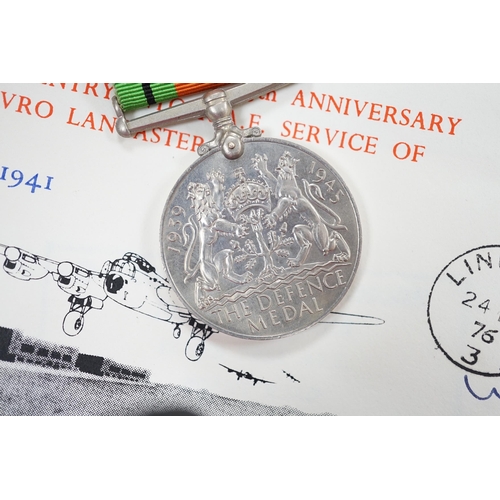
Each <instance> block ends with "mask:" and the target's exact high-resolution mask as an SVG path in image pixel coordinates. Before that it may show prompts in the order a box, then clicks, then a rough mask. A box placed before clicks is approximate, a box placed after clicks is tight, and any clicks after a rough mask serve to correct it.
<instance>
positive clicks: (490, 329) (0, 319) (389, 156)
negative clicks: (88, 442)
mask: <svg viewBox="0 0 500 500" xmlns="http://www.w3.org/2000/svg"><path fill="white" fill-rule="evenodd" d="M0 94H1V101H0V133H1V137H2V138H3V140H2V148H1V150H0V208H1V213H2V222H1V225H0V244H1V246H0V251H1V253H2V254H3V256H1V255H0V258H1V261H2V270H0V294H1V301H0V327H1V328H0V378H1V383H0V387H1V389H0V391H1V392H2V399H3V400H4V401H8V403H6V404H5V405H4V406H3V410H2V411H3V412H4V413H5V414H6V415H42V414H43V415H52V414H62V415H125V414H141V415H148V414H172V413H181V414H195V415H496V414H498V412H499V410H498V408H499V406H498V405H499V404H500V401H498V400H499V398H500V392H499V391H500V387H499V379H498V377H499V376H500V334H499V331H500V323H499V321H500V298H499V292H498V283H499V282H500V280H499V277H500V242H499V240H498V236H497V234H496V230H495V228H496V227H497V226H499V225H500V216H499V215H498V214H497V211H496V210H495V200H496V195H497V190H498V185H499V181H500V171H499V169H498V163H499V161H500V157H499V153H498V148H497V146H496V143H497V140H496V139H497V137H498V136H499V133H500V121H499V119H498V117H499V116H500V101H499V99H498V94H499V87H498V85H477V84H475V85H465V84H461V85H458V84H456V85H444V84H439V85H438V84H433V85H431V84H427V85H402V84H398V85H395V84H394V85H386V84H384V85H382V84H326V83H323V84H290V85H288V86H286V87H284V88H281V89H279V90H277V91H272V92H268V93H266V94H265V95H263V96H261V97H258V98H255V99H253V100H252V101H250V102H246V103H242V104H239V105H238V106H235V107H234V109H233V114H232V119H233V120H234V123H235V124H236V126H237V127H238V128H239V129H240V130H243V129H248V128H252V127H260V128H261V130H262V137H264V138H274V139H276V140H279V141H288V142H289V143H290V144H291V146H290V148H291V147H292V146H293V147H297V148H307V149H308V150H310V151H311V154H313V155H315V157H317V158H319V159H320V160H322V161H324V162H326V163H327V164H328V165H330V166H331V167H332V168H333V169H334V171H335V172H336V173H337V174H338V176H339V179H340V180H341V181H342V182H343V183H344V185H345V187H346V188H347V189H346V190H344V191H343V190H342V189H341V187H342V185H341V184H340V180H339V181H337V183H333V182H332V183H331V184H330V185H329V186H328V185H326V183H327V182H328V180H325V178H321V177H322V173H321V172H320V171H319V170H318V169H317V167H314V166H313V167H311V171H310V172H309V174H308V175H309V177H308V182H309V185H310V186H313V185H316V186H318V187H316V188H311V189H310V190H309V191H310V194H313V195H314V194H316V195H317V196H315V198H316V201H317V202H319V201H321V200H319V198H320V197H323V201H322V203H323V205H328V207H330V209H331V211H333V212H335V211H336V210H337V207H340V206H341V205H342V203H345V200H346V199H347V198H348V195H350V196H352V199H353V200H354V203H355V206H356V207H357V208H356V210H357V214H358V215H359V226H360V241H361V244H360V253H359V262H358V263H357V270H356V273H355V275H354V277H353V279H352V283H349V286H348V289H346V292H345V295H343V297H342V299H341V301H340V302H339V303H338V304H336V305H335V307H334V308H333V310H332V311H324V314H322V316H321V318H320V321H319V322H317V323H316V324H314V325H313V326H311V327H309V328H307V329H305V330H303V331H299V332H296V333H293V334H290V335H285V336H283V337H281V338H274V339H266V340H258V339H254V338H240V337H237V336H234V335H228V334H226V333H224V332H223V331H220V330H222V328H220V327H219V328H218V327H216V326H214V325H210V324H209V322H208V321H206V320H205V319H200V317H199V316H197V314H196V311H193V307H192V306H189V308H188V307H187V306H186V304H185V303H184V301H183V299H182V298H181V297H180V296H179V294H178V293H177V292H176V289H175V287H174V288H172V283H170V280H169V277H168V274H167V270H166V269H165V264H164V259H163V255H162V243H161V239H162V238H163V241H164V240H165V234H164V231H163V230H162V231H161V234H160V228H161V227H162V224H167V225H168V224H169V220H167V221H166V222H165V213H164V210H165V205H166V202H167V199H168V198H169V196H170V193H171V192H172V190H173V189H174V187H175V186H176V183H177V182H178V179H182V178H183V176H185V175H186V171H187V170H188V169H189V168H190V166H191V165H192V164H193V163H195V162H196V161H198V154H197V149H198V147H199V146H200V145H202V144H203V143H206V142H208V141H210V140H211V139H212V138H213V136H214V130H213V127H212V124H211V123H210V122H209V121H208V120H207V119H206V118H205V119H194V120H190V121H186V122H182V123H176V124H172V125H168V126H158V127H155V128H153V129H152V130H147V131H144V132H139V133H137V134H135V135H133V137H130V138H124V137H121V136H120V135H119V134H118V133H117V130H116V114H115V111H114V108H113V104H112V97H113V95H114V91H113V87H112V84H94V83H88V84H86V83H66V84H61V83H46V84H2V85H1V87H0ZM186 99H187V98H186ZM178 102H179V100H177V101H176V102H175V103H174V104H178ZM168 106H169V104H168V103H163V104H159V105H156V104H155V105H152V106H150V108H149V110H146V111H144V110H143V111H140V112H135V115H134V113H132V114H131V115H130V116H131V117H132V118H133V117H134V116H136V115H138V114H141V113H142V114H144V113H145V112H147V113H150V112H154V111H156V110H157V109H158V108H161V109H165V108H168ZM318 161H319V160H318ZM276 162H277V160H276ZM276 162H275V163H274V164H272V169H274V168H276V164H277V163H276ZM271 163H272V162H270V171H271ZM318 172H319V173H318ZM315 176H316V177H315ZM295 177H296V179H297V180H296V181H295V185H296V186H297V187H298V190H297V191H296V197H295V198H294V199H293V200H292V198H291V196H292V195H291V194H289V193H283V192H281V193H280V194H276V193H274V194H270V195H269V196H270V199H273V200H274V198H272V196H275V197H276V199H277V200H278V198H279V196H281V199H284V198H286V197H287V196H288V197H290V198H289V199H290V207H289V212H288V213H286V212H283V213H281V214H279V215H280V217H279V225H281V226H282V225H283V222H288V224H287V225H285V226H284V227H285V228H284V230H283V234H285V233H287V237H288V238H290V241H289V246H290V252H291V253H290V255H292V254H293V255H296V254H297V253H298V251H299V249H300V248H301V243H300V241H301V240H300V238H301V236H300V234H299V233H300V231H299V230H297V229H296V230H295V232H293V228H292V227H288V226H292V225H294V226H298V225H301V227H303V228H304V229H303V234H306V232H307V231H309V233H307V234H313V233H314V231H320V230H319V229H318V228H317V226H315V225H314V222H311V220H310V219H308V220H306V221H305V222H302V223H301V224H298V223H296V222H293V224H290V219H289V213H290V211H291V210H293V209H294V208H293V207H294V206H297V197H299V200H301V199H306V197H307V192H306V191H307V188H306V187H305V186H306V185H305V184H302V182H303V177H304V176H303V175H302V177H301V175H296V176H295ZM261 180H262V179H261ZM207 182H209V181H208V180H200V181H199V184H203V183H207ZM226 184H227V186H228V187H227V189H228V190H229V183H228V182H227V183H226ZM262 185H264V183H262ZM304 203H305V202H304ZM320 212H321V210H320V209H318V212H317V213H320ZM227 213H228V212H226V215H224V216H223V218H224V217H225V218H226V219H228V220H229V215H227ZM255 213H256V212H254V214H255ZM298 213H300V211H299V212H298ZM314 213H316V212H314ZM318 217H319V218H318V220H320V219H321V220H326V219H327V217H326V216H325V215H322V216H321V215H319V216H318ZM332 217H333V216H332ZM277 218H278V217H277ZM303 218H304V217H303ZM186 223H187V222H186ZM186 223H185V222H183V223H182V224H183V225H184V227H185V224H186ZM171 224H172V227H173V228H174V229H176V228H177V225H176V222H175V220H172V222H171ZM340 224H341V223H339V224H338V227H337V228H336V229H332V228H329V229H328V233H327V235H328V237H329V238H330V240H329V242H330V243H331V241H333V239H334V238H333V236H332V235H334V234H340V235H342V236H343V237H344V238H350V237H351V234H352V231H353V228H352V227H351V228H345V229H342V228H339V226H340ZM195 226H196V222H195V225H194V226H193V227H195ZM200 227H201V226H199V227H198V229H200ZM263 227H265V226H263ZM270 229H271V228H270V227H267V228H265V229H263V230H262V231H263V233H262V234H264V235H265V236H266V237H270V236H269V235H268V233H269V232H270ZM193 230H195V229H193ZM278 230H279V226H276V228H275V229H274V231H275V235H276V234H278V233H277V231H278ZM186 231H187V230H186ZM349 231H351V232H350V233H349ZM179 234H180V233H179ZM297 234H299V235H298V236H297ZM347 234H348V236H347ZM179 238H180V237H179ZM294 238H295V239H294ZM236 240H238V238H235V240H234V241H236ZM240 240H241V244H240V243H238V245H239V246H238V248H240V249H241V248H242V247H243V243H244V238H240ZM310 240H311V241H310V243H309V244H310V245H312V246H313V247H314V248H315V250H314V251H317V252H319V251H320V250H321V249H320V248H319V247H320V245H319V243H317V240H315V239H314V237H313V236H311V237H310ZM198 241H199V240H198ZM346 241H347V240H346ZM348 241H351V240H348ZM255 242H256V240H255V241H254V243H255ZM183 244H184V243H183ZM184 245H185V244H184ZM235 245H236V243H235ZM338 245H339V246H338V247H337V250H335V251H333V250H332V252H339V253H338V255H340V253H341V251H342V249H341V246H342V245H341V244H338ZM347 246H352V245H351V244H349V245H347ZM184 248H187V246H184ZM194 251H198V250H194ZM329 251H330V250H328V251H327V253H328V252H329ZM241 252H243V251H242V250H241ZM240 255H242V253H241V254H240ZM283 255H284V254H283ZM242 259H243V257H242ZM195 261H196V257H193V261H192V262H191V264H190V265H191V268H190V269H194V267H193V266H194V264H193V263H195ZM184 262H185V261H184ZM284 267H286V266H284ZM197 272H198V275H197V276H195V278H194V280H196V279H197V280H198V281H197V283H201V282H202V281H203V279H204V278H206V274H205V275H203V274H202V273H201V272H200V271H197ZM200 273H201V274H200ZM332 276H333V275H332ZM200 280H201V281H200ZM341 285H342V286H343V283H341ZM193 286H195V285H193ZM199 286H202V285H199ZM324 288H328V287H326V285H325V287H324ZM346 288H347V287H346ZM294 290H295V293H296V295H297V294H298V293H299V292H297V290H296V289H294ZM325 292H326V290H325ZM200 293H201V294H202V296H203V298H207V297H208V298H209V299H210V300H211V298H210V293H209V292H207V291H205V292H200ZM265 293H266V292H265V291H263V292H262V294H261V297H263V295H265ZM273 293H274V292H273ZM277 293H278V294H280V293H281V294H282V295H278V296H279V297H281V299H279V298H276V300H277V301H278V302H279V301H280V300H283V301H284V300H285V298H286V296H284V295H283V293H284V291H283V290H282V291H281V292H277ZM328 293H329V292H328ZM283 297H284V298H283ZM207 300H208V299H207ZM261 300H263V301H264V302H262V303H261V307H262V310H263V311H264V310H265V309H266V305H265V300H266V299H261ZM292 306H293V307H294V308H295V309H294V311H295V314H299V312H300V313H301V314H302V313H303V314H305V315H307V314H309V313H308V311H307V309H308V308H310V307H312V305H307V304H306V305H305V306H301V305H300V304H299V302H296V297H293V298H290V307H292ZM301 307H302V309H300V308H301ZM297 308H298V309H297ZM289 311H292V309H289ZM290 314H292V313H291V312H290ZM242 316H243V313H242ZM234 319H238V320H240V319H241V320H242V321H244V318H243V317H241V318H240V317H238V318H236V316H234ZM263 321H269V320H265V319H263Z"/></svg>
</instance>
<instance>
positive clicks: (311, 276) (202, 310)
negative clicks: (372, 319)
mask: <svg viewBox="0 0 500 500" xmlns="http://www.w3.org/2000/svg"><path fill="white" fill-rule="evenodd" d="M214 126H215V127H216V137H217V133H218V132H217V130H218V129H217V125H216V124H215V125H214ZM219 131H220V127H219ZM234 133H236V131H235V130H233V129H232V128H231V126H230V125H228V124H227V123H225V133H224V134H222V136H221V137H219V141H218V142H217V144H218V145H214V144H213V141H212V142H211V143H207V144H209V145H210V144H211V145H212V149H211V150H210V148H207V147H206V145H204V146H202V147H201V148H200V149H201V150H202V151H201V152H202V153H204V152H205V151H207V149H209V151H208V152H206V153H205V155H204V156H202V157H201V158H200V159H198V160H197V161H196V162H195V163H194V164H193V165H192V166H191V167H189V168H188V170H187V171H186V172H185V173H184V174H183V175H182V177H181V178H180V179H179V181H178V182H177V184H176V185H175V187H174V189H173V190H172V192H171V194H170V196H169V198H168V201H167V203H166V206H165V209H164V213H163V217H162V224H161V246H162V254H163V259H164V263H165V267H166V270H167V273H168V277H169V279H170V281H171V283H172V285H173V287H174V289H175V291H176V292H177V294H178V296H179V298H180V299H181V300H182V301H183V303H184V305H185V306H186V307H187V308H188V309H189V311H191V313H192V314H193V315H194V316H196V317H197V318H200V319H201V320H203V321H205V322H206V323H207V324H209V325H211V326H212V327H214V328H216V329H217V330H219V331H220V332H224V333H228V334H230V335H235V336H237V337H242V338H248V339H272V338H280V337H283V336H286V335H290V334H292V333H295V332H298V331H301V330H304V329H306V328H308V327H310V326H311V325H313V324H315V323H317V322H318V321H320V320H321V319H322V318H324V317H325V316H326V315H327V314H328V313H329V312H330V311H332V309H333V308H334V307H335V306H336V305H337V304H338V303H339V302H340V300H341V299H342V298H343V297H344V295H345V294H346V292H347V290H348V288H349V286H350V285H351V283H352V281H353V278H354V274H355V272H356V269H357V266H358V262H359V256H360V244H361V230H360V223H359V216H358V212H357V209H356V206H355V204H354V200H353V199H352V196H351V194H350V192H349V190H348V189H347V187H346V186H345V184H344V182H343V181H342V179H341V178H340V176H339V175H338V174H337V172H336V171H335V170H334V169H333V168H332V167H331V166H330V165H329V164H328V163H327V162H325V161H324V160H323V159H322V158H320V157H319V156H317V155H315V154H314V153H312V152H310V151H308V150H307V149H305V148H303V147H300V146H297V145H295V144H292V143H290V142H286V141H282V140H278V139H268V138H256V137H253V136H255V135H257V134H256V132H255V130H251V131H250V132H248V133H246V134H245V133H243V134H242V133H241V131H240V134H242V135H243V137H242V138H241V140H239V139H238V138H237V137H236V138H235V137H234ZM219 135H221V134H219ZM234 150H237V154H235V155H231V152H232V151H234Z"/></svg>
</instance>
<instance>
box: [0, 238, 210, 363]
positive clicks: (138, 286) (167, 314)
mask: <svg viewBox="0 0 500 500" xmlns="http://www.w3.org/2000/svg"><path fill="white" fill-rule="evenodd" d="M0 252H1V253H2V254H3V255H4V257H5V261H4V263H3V270H4V271H5V272H6V273H7V274H8V275H9V276H12V277H13V278H16V279H19V280H22V281H30V280H40V279H43V278H45V277H47V276H48V275H51V276H52V278H53V279H54V281H56V283H57V285H58V286H59V288H60V289H61V290H63V291H64V292H66V293H67V294H69V299H68V302H69V303H70V307H69V311H68V312H67V313H66V315H65V316H64V319H63V322H62V329H63V331H64V333H65V334H66V335H69V336H75V335H78V334H79V333H80V332H81V331H82V329H83V326H84V322H85V315H86V314H87V313H88V312H89V311H90V310H92V309H97V310H100V309H102V308H103V306H104V301H105V300H106V299H108V298H109V299H111V300H112V301H114V302H116V303H118V304H120V305H122V306H124V307H127V308H128V309H132V310H134V311H137V312H140V313H141V314H145V315H147V316H151V317H153V318H157V319H160V320H162V321H166V322H168V323H170V324H172V325H173V326H174V328H173V336H174V338H176V339H178V338H179V337H180V335H181V326H182V325H188V326H189V327H191V335H190V338H189V339H188V341H187V343H186V348H185V355H186V357H187V358H188V359H189V360H190V361H197V360H198V359H199V358H200V357H201V355H202V354H203V352H204V349H205V341H206V340H207V339H208V338H209V337H210V336H211V335H212V334H213V333H218V332H217V330H214V329H212V328H211V327H210V326H208V325H206V324H204V323H202V322H200V321H198V320H197V319H196V318H194V317H193V315H192V314H191V313H190V312H189V311H188V310H187V309H186V308H185V307H182V306H177V305H175V304H173V303H172V302H171V298H170V294H169V292H170V290H171V286H170V284H169V282H168V281H167V280H166V279H165V278H162V277H161V276H160V275H159V274H157V272H156V269H155V268H154V267H153V266H152V265H151V264H150V263H149V262H148V261H147V260H146V259H144V257H141V256H140V255H138V254H135V253H132V252H127V253H125V254H124V256H123V257H122V258H119V259H115V260H113V261H111V260H107V261H106V262H105V263H104V264H103V266H102V268H101V271H99V272H96V271H90V270H88V269H86V268H84V267H81V266H78V265H76V264H74V263H73V262H70V261H63V262H56V261H54V260H51V259H47V258H45V257H41V256H39V255H35V254H33V253H30V252H27V251H26V250H23V249H21V248H19V247H15V246H7V245H3V244H0Z"/></svg>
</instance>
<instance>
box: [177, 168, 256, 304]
mask: <svg viewBox="0 0 500 500" xmlns="http://www.w3.org/2000/svg"><path fill="white" fill-rule="evenodd" d="M207 178H208V181H209V183H205V184H204V183H199V182H191V183H189V185H188V189H187V190H188V195H187V198H188V199H190V200H191V208H193V209H194V215H191V216H190V217H189V222H187V223H186V224H185V225H184V227H183V230H182V232H183V236H184V246H186V245H188V250H187V252H186V256H185V258H184V271H185V273H186V276H185V278H184V282H185V283H186V282H187V281H189V280H190V279H192V278H193V277H194V276H195V275H198V276H197V278H196V289H195V296H196V303H197V305H198V307H199V308H200V309H204V308H206V307H207V306H208V305H209V304H210V303H211V302H213V300H214V299H213V297H212V296H211V292H214V291H217V290H220V278H221V277H224V278H226V279H228V280H229V281H232V282H233V283H247V282H249V281H251V280H252V274H251V273H250V272H246V273H244V274H243V275H240V274H236V273H235V272H234V270H233V253H234V251H233V250H232V249H229V248H227V249H223V250H221V251H219V252H217V253H216V254H215V255H214V254H213V247H214V245H215V243H216V241H217V239H218V237H219V234H221V233H224V234H231V235H235V236H236V237H238V238H241V237H243V236H246V235H247V227H246V226H245V225H242V224H236V223H233V222H230V221H228V220H226V219H224V218H223V216H222V209H223V199H224V184H223V182H224V176H223V174H222V173H221V172H220V171H217V172H214V171H212V172H210V173H209V174H207ZM196 244H198V260H197V262H196V264H195V265H194V266H193V267H191V261H192V258H193V253H194V250H195V247H196Z"/></svg>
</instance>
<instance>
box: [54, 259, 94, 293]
mask: <svg viewBox="0 0 500 500" xmlns="http://www.w3.org/2000/svg"><path fill="white" fill-rule="evenodd" d="M57 273H58V275H59V276H58V278H57V284H58V285H59V288H61V290H64V291H65V292H66V293H69V294H71V295H75V296H78V295H82V294H84V293H85V292H86V291H87V287H88V285H89V281H90V271H87V269H84V268H83V267H79V266H76V265H75V264H73V263H72V262H61V263H59V265H58V266H57Z"/></svg>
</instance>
